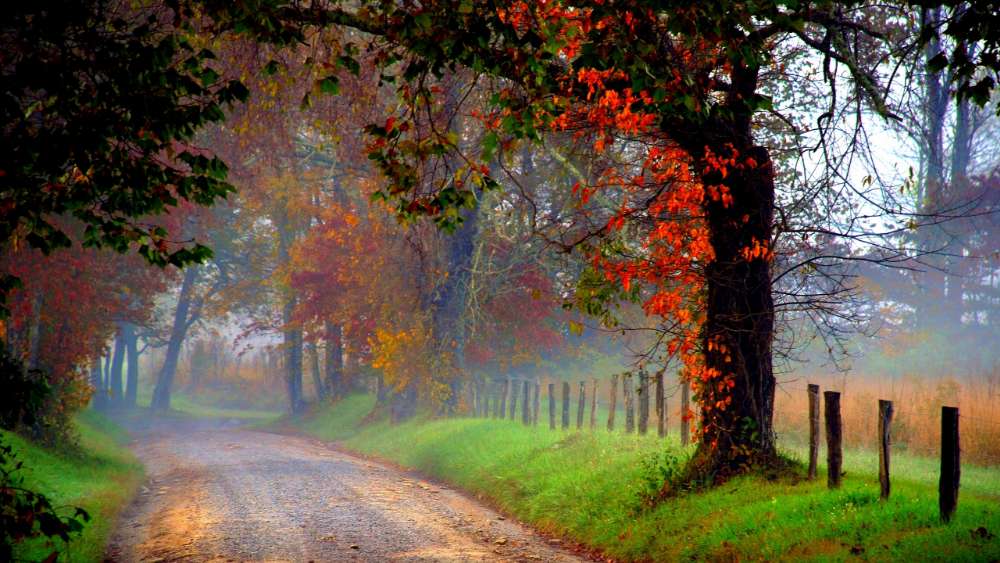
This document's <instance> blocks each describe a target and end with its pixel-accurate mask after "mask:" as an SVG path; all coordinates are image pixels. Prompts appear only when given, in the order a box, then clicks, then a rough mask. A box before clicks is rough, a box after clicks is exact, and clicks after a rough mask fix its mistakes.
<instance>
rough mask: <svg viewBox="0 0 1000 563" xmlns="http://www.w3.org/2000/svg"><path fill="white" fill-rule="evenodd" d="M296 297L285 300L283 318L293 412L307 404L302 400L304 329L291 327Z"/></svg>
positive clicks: (286, 375) (286, 365)
mask: <svg viewBox="0 0 1000 563" xmlns="http://www.w3.org/2000/svg"><path fill="white" fill-rule="evenodd" d="M294 311H295V299H294V298H292V299H289V300H288V301H287V302H285V308H284V315H283V320H284V323H285V329H284V339H285V378H286V382H287V384H288V403H289V407H290V408H291V411H292V413H293V414H296V413H300V412H302V410H303V407H304V406H305V403H304V401H303V400H302V329H301V328H298V327H290V326H289V325H290V324H291V323H292V313H293V312H294Z"/></svg>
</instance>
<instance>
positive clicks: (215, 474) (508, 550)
mask: <svg viewBox="0 0 1000 563" xmlns="http://www.w3.org/2000/svg"><path fill="white" fill-rule="evenodd" d="M135 450H136V452H137V454H138V455H139V457H140V458H141V459H142V461H143V462H144V463H145V464H146V467H147V471H148V474H149V482H148V483H147V484H146V486H145V487H144V488H143V490H142V492H141V493H140V495H139V497H138V498H137V499H136V501H135V502H134V503H133V504H132V506H131V507H129V508H128V509H127V510H126V512H125V514H124V515H123V517H122V519H121V521H120V522H119V524H118V528H117V530H116V532H115V534H114V537H113V539H112V544H111V547H110V548H109V551H108V557H109V559H111V560H115V561H246V560H253V561H386V560H393V561H579V560H580V559H578V558H577V556H575V555H573V554H572V553H570V552H568V551H565V550H562V549H560V548H559V546H558V545H556V544H553V543H551V542H549V541H547V540H546V539H545V538H542V537H540V536H539V535H537V534H535V533H533V532H532V531H530V530H528V529H526V528H524V527H523V526H520V525H518V524H516V523H514V522H511V521H509V520H504V519H502V518H501V517H500V516H499V515H498V514H497V513H495V512H494V511H492V510H490V509H489V508H486V507H484V506H482V505H480V504H478V503H476V502H474V501H472V500H470V499H469V498H467V497H465V496H463V495H461V494H458V493H456V492H454V491H451V490H448V489H446V488H442V487H440V486H438V485H435V484H433V483H429V482H426V481H423V480H421V479H420V478H418V477H416V476H414V475H412V474H408V473H405V472H401V471H398V470H395V469H392V468H389V467H384V466H381V465H379V464H375V463H371V462H368V461H365V460H363V459H359V458H356V457H353V456H349V455H346V454H343V453H340V452H337V451H334V450H331V449H329V448H328V447H326V446H324V445H323V444H321V443H319V442H315V441H312V440H309V439H306V438H299V437H290V436H284V435H277V434H269V433H263V432H254V431H249V430H240V429H204V428H197V427H192V428H186V429H183V430H179V429H173V430H171V431H167V432H163V431H160V432H151V433H148V434H146V435H144V436H143V438H142V439H141V440H140V441H139V442H138V443H137V445H136V446H135Z"/></svg>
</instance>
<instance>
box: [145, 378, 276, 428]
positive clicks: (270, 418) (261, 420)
mask: <svg viewBox="0 0 1000 563" xmlns="http://www.w3.org/2000/svg"><path fill="white" fill-rule="evenodd" d="M152 397H153V387H152V386H151V385H145V386H140V387H139V393H138V395H137V396H136V404H137V405H138V406H139V407H149V402H150V400H151V399H152ZM170 410H171V411H173V412H174V413H176V414H179V415H182V416H189V417H192V418H232V419H237V420H241V421H245V422H250V423H255V424H258V425H263V424H269V423H272V422H275V421H277V420H278V419H279V418H280V417H281V414H282V413H280V412H278V411H273V410H265V409H247V408H228V407H220V406H214V405H211V404H208V403H207V402H201V401H198V400H197V399H196V398H194V397H191V396H190V395H188V394H186V393H182V392H177V391H175V392H174V393H171V395H170Z"/></svg>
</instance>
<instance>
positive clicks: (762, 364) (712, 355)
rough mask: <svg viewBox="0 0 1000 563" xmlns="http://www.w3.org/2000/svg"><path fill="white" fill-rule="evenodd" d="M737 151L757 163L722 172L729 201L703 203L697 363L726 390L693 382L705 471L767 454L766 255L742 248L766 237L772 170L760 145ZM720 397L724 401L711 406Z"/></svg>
mask: <svg viewBox="0 0 1000 563" xmlns="http://www.w3.org/2000/svg"><path fill="white" fill-rule="evenodd" d="M741 154H744V155H747V156H752V157H753V158H754V160H756V161H757V163H759V166H758V167H757V168H756V169H753V170H742V171H731V172H730V174H729V175H728V176H727V178H726V181H725V185H726V186H728V187H729V190H730V193H731V194H732V196H733V203H732V204H731V205H730V206H728V207H726V206H725V205H723V204H722V203H721V202H710V203H709V204H708V205H707V211H708V223H709V231H710V239H711V243H712V248H713V250H714V251H715V259H714V260H713V261H712V262H711V263H710V264H709V265H708V267H707V269H706V277H707V290H708V295H707V299H706V307H707V311H706V320H705V326H704V334H703V342H702V344H703V346H704V350H705V367H706V369H707V370H709V371H710V373H716V374H718V375H717V376H716V377H718V378H725V379H729V380H731V381H732V383H733V386H732V388H731V389H728V390H726V389H725V387H723V389H721V390H720V389H718V388H717V387H715V386H714V385H701V386H700V388H699V399H700V401H701V405H702V416H701V418H702V437H701V446H700V451H701V453H703V454H707V455H709V458H710V463H709V467H708V469H709V470H710V471H712V472H715V471H719V470H725V469H730V468H736V467H738V466H740V465H742V464H744V463H746V462H748V461H754V459H753V458H757V457H758V456H764V457H770V456H772V455H773V454H774V431H773V427H772V418H773V413H774V391H775V379H774V373H773V370H772V363H771V343H772V339H773V334H774V302H773V300H772V296H771V270H770V260H769V258H768V257H767V256H762V257H759V258H756V259H751V260H747V259H746V258H745V257H744V255H743V251H744V249H747V248H752V247H753V246H754V244H755V242H757V241H760V242H764V243H766V244H768V245H770V243H771V219H772V208H773V205H774V173H773V168H772V166H771V161H770V157H769V155H768V153H767V150H766V149H764V148H762V147H750V148H749V149H745V150H743V151H741ZM747 216H749V217H748V219H747V220H746V222H745V223H744V222H743V221H744V218H746V217H747ZM709 342H711V343H712V346H709ZM720 345H721V346H720ZM727 397H728V398H727ZM720 400H721V401H727V400H728V401H729V404H728V405H725V406H724V407H722V408H719V407H717V406H716V403H717V401H720Z"/></svg>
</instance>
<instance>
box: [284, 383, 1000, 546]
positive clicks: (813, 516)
mask: <svg viewBox="0 0 1000 563" xmlns="http://www.w3.org/2000/svg"><path fill="white" fill-rule="evenodd" d="M371 406H372V398H371V397H368V396H361V395H356V396H352V397H348V398H347V399H345V400H343V401H341V402H340V403H338V404H336V405H334V406H333V407H327V408H326V409H325V410H321V411H319V412H315V413H313V414H312V415H310V416H308V417H306V418H305V419H303V420H301V421H298V422H297V423H296V425H297V426H298V427H299V428H300V429H302V430H304V431H306V432H309V433H310V434H313V435H315V436H317V437H320V438H322V439H326V440H337V441H341V442H342V443H343V444H344V445H346V446H347V447H348V448H350V449H353V450H355V451H358V452H362V453H365V454H371V455H375V456H377V457H381V458H384V459H387V460H390V461H393V462H395V463H398V464H401V465H404V466H407V467H411V468H414V469H416V470H419V471H421V472H423V473H425V474H427V475H429V476H431V477H434V478H438V479H441V480H443V481H445V482H448V483H451V484H452V485H454V486H457V487H460V488H462V489H464V490H466V491H468V492H470V493H472V494H474V495H476V496H478V497H480V498H482V499H485V500H487V501H488V502H490V503H492V504H495V505H497V506H499V507H500V508H501V509H503V510H504V511H505V512H507V513H508V514H511V515H513V516H515V517H517V518H519V519H521V520H522V521H525V522H528V523H530V524H532V525H533V526H535V527H536V528H538V529H540V530H543V531H545V532H549V533H553V534H557V535H561V536H564V537H567V538H570V539H572V540H574V541H577V542H579V543H583V544H586V545H590V546H593V547H596V548H599V549H601V550H602V551H604V552H605V553H606V554H607V555H608V556H611V557H614V558H616V559H623V560H644V559H654V560H676V559H710V560H737V559H821V560H843V559H852V558H856V557H862V558H868V559H875V560H886V559H911V560H921V561H923V560H929V559H930V560H934V559H937V560H948V561H963V560H965V561H983V560H985V561H990V560H996V559H1000V470H998V469H986V468H979V467H974V466H968V465H967V466H966V467H963V474H962V491H961V497H960V502H959V509H958V513H957V515H956V517H955V519H954V520H953V521H952V523H951V524H949V525H944V524H941V523H940V522H939V520H938V508H937V482H936V479H937V468H936V464H935V462H934V461H933V460H930V459H925V458H916V457H910V456H904V455H897V456H896V457H895V460H894V466H893V468H894V478H893V495H892V498H891V499H890V500H889V501H888V502H879V501H878V491H879V486H878V477H877V473H876V468H877V463H876V462H875V458H874V456H873V455H872V454H870V453H868V452H864V451H850V452H847V453H846V459H845V471H846V476H845V479H844V485H843V488H842V489H840V490H837V491H829V490H827V488H826V483H825V480H822V479H821V480H818V481H813V482H809V481H805V480H803V479H801V478H800V476H799V475H792V476H783V477H780V478H775V479H768V478H766V477H765V476H761V475H755V476H746V477H743V478H740V479H736V480H733V481H731V482H729V483H727V484H725V485H723V486H721V487H718V488H715V489H713V490H710V491H707V492H690V493H683V494H681V495H679V496H677V497H674V498H670V499H668V500H665V501H662V502H659V503H656V504H649V503H647V502H645V500H644V499H647V498H649V494H650V493H651V492H652V491H655V490H658V488H659V485H660V483H662V482H663V479H664V475H667V474H669V473H670V472H671V471H672V470H674V469H675V468H677V467H679V466H680V465H681V464H683V463H684V460H685V459H686V456H687V455H688V453H689V452H686V451H684V450H682V448H681V447H680V445H679V443H678V440H677V439H676V436H672V437H670V438H669V439H667V440H666V441H665V442H663V441H660V440H658V439H656V438H654V437H639V436H626V435H623V434H620V433H617V432H616V433H608V432H606V431H603V430H602V431H598V432H595V433H591V432H589V431H585V432H576V431H569V432H564V431H555V432H553V431H550V430H548V429H547V428H544V427H543V428H530V427H524V426H522V425H521V424H520V423H519V422H511V421H500V420H484V419H450V420H429V419H422V420H413V421H410V422H407V423H404V424H400V425H396V426H389V425H388V424H387V423H386V422H384V421H381V422H380V421H376V422H374V423H371V424H367V425H362V424H361V420H362V418H363V417H364V416H365V415H366V414H367V413H368V412H369V410H370V408H371ZM542 424H543V426H544V425H545V424H546V423H545V422H544V421H542ZM787 453H788V455H789V456H790V457H793V458H795V457H800V458H801V452H798V451H795V450H792V451H790V452H787ZM824 471H825V468H821V473H820V474H821V475H823V474H824Z"/></svg>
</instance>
